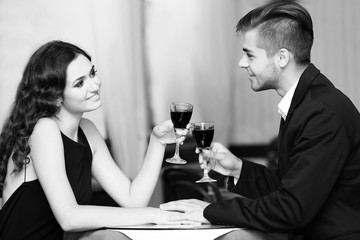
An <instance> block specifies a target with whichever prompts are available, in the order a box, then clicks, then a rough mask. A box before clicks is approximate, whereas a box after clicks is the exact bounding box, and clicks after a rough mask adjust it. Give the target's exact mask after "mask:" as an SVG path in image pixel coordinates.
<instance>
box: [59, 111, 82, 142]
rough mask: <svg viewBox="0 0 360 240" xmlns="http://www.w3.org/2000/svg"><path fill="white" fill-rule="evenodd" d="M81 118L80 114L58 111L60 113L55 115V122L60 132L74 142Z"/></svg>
mask: <svg viewBox="0 0 360 240" xmlns="http://www.w3.org/2000/svg"><path fill="white" fill-rule="evenodd" d="M81 119H82V114H81V115H77V116H75V115H73V114H71V115H70V114H64V113H62V112H61V111H60V113H58V114H57V115H56V122H57V124H58V126H59V128H60V130H61V132H62V133H63V134H65V135H66V136H67V137H68V138H71V139H72V140H74V141H76V142H77V140H78V139H77V138H78V129H79V125H80V122H81Z"/></svg>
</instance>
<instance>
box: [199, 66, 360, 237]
mask: <svg viewBox="0 0 360 240" xmlns="http://www.w3.org/2000/svg"><path fill="white" fill-rule="evenodd" d="M229 189H230V190H233V191H234V192H236V193H239V194H241V195H243V196H246V197H247V198H236V199H232V200H224V201H220V202H217V203H212V204H210V205H209V206H208V207H207V208H206V209H205V211H204V216H205V218H207V219H208V220H209V221H210V222H211V223H217V224H234V225H238V226H242V227H247V228H252V229H258V230H262V231H279V232H288V233H294V234H301V235H304V236H305V239H316V240H321V239H327V238H330V237H335V238H336V237H339V239H342V238H341V237H344V239H349V238H350V236H351V235H353V236H355V235H356V236H357V237H358V238H356V239H360V114H359V112H358V110H357V109H356V108H355V106H354V105H353V104H352V102H351V101H350V100H349V99H348V98H347V97H346V96H345V95H344V94H343V93H341V92H340V91H339V90H338V89H336V88H335V87H334V86H333V84H332V83H331V82H330V81H329V80H328V79H327V78H326V77H325V76H324V75H322V74H321V73H320V71H319V70H318V69H316V68H315V66H314V65H312V64H310V65H309V66H308V67H307V68H306V70H305V71H304V73H303V74H302V76H301V78H300V81H299V83H298V86H297V88H296V90H295V93H294V97H293V100H292V102H291V106H290V109H289V112H288V116H287V118H286V121H285V122H284V121H282V123H281V126H280V132H279V159H278V170H277V171H276V172H271V171H270V170H269V169H267V168H265V167H263V166H260V165H257V164H254V163H252V162H248V161H244V162H243V168H242V171H241V176H240V179H239V181H238V183H237V184H236V186H234V185H233V184H231V181H229ZM345 236H347V237H348V238H345ZM354 239H355V238H354Z"/></svg>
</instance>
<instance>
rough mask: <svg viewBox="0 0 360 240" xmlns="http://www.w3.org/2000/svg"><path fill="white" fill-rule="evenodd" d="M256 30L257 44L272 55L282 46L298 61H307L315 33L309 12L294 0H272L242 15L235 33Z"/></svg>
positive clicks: (303, 62) (300, 62)
mask: <svg viewBox="0 0 360 240" xmlns="http://www.w3.org/2000/svg"><path fill="white" fill-rule="evenodd" d="M253 29H256V30H257V31H258V41H257V46H258V47H260V48H262V49H265V51H266V54H267V56H268V57H269V56H273V55H274V54H275V53H276V52H278V51H279V50H280V49H281V48H285V49H287V50H288V51H290V52H291V53H292V54H293V55H294V59H295V62H296V63H298V64H308V63H310V55H311V53H310V52H311V47H312V44H313V41H314V32H313V24H312V20H311V16H310V14H309V12H308V11H307V10H306V9H305V8H304V7H303V6H301V5H300V4H298V3H296V2H294V1H272V2H270V3H268V4H265V5H263V6H261V7H258V8H255V9H253V10H252V11H250V12H249V13H247V14H246V15H245V16H244V17H243V18H241V19H240V20H239V22H238V24H237V25H236V32H241V33H246V32H247V31H249V30H253Z"/></svg>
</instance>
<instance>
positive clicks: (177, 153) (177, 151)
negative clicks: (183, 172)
mask: <svg viewBox="0 0 360 240" xmlns="http://www.w3.org/2000/svg"><path fill="white" fill-rule="evenodd" d="M179 146H180V143H179V142H176V147H175V155H174V157H180V154H179Z"/></svg>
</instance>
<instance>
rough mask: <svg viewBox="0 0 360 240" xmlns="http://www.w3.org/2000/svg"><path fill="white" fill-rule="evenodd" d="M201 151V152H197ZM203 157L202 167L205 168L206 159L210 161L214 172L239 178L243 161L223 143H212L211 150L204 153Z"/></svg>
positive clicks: (200, 158)
mask: <svg viewBox="0 0 360 240" xmlns="http://www.w3.org/2000/svg"><path fill="white" fill-rule="evenodd" d="M197 151H199V150H197ZM202 155H203V157H199V163H200V164H201V167H202V168H203V167H204V166H203V165H204V160H203V159H204V158H207V159H208V160H209V163H208V165H209V166H210V167H211V169H212V170H214V171H216V172H218V173H220V174H222V175H225V176H232V177H235V178H239V176H240V173H241V168H242V161H241V160H240V159H239V158H237V157H236V156H235V155H234V154H232V153H231V152H230V151H229V150H228V149H227V148H226V147H224V146H223V145H222V144H221V143H217V142H214V143H212V145H211V147H210V149H207V150H203V151H202Z"/></svg>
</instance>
